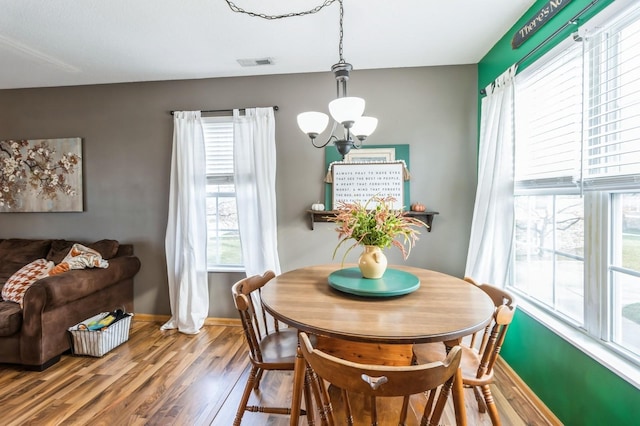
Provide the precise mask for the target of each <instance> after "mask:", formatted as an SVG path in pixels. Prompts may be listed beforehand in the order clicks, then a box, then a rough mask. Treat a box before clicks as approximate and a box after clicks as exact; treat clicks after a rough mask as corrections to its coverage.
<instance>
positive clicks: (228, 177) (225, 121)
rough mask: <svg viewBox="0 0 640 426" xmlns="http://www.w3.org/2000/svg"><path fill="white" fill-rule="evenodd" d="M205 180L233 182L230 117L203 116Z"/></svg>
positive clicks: (231, 124) (231, 123)
mask: <svg viewBox="0 0 640 426" xmlns="http://www.w3.org/2000/svg"><path fill="white" fill-rule="evenodd" d="M202 127H203V131H204V140H205V146H206V173H207V180H208V181H209V182H212V183H213V182H215V183H225V182H233V121H232V118H231V117H203V118H202Z"/></svg>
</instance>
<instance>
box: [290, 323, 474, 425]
mask: <svg viewBox="0 0 640 426" xmlns="http://www.w3.org/2000/svg"><path fill="white" fill-rule="evenodd" d="M300 349H301V352H302V356H303V357H304V359H305V361H306V363H307V365H308V368H309V370H310V371H311V372H310V374H308V375H309V376H310V377H311V387H312V390H313V395H314V397H315V398H316V405H317V406H318V409H319V410H320V419H321V421H322V424H323V425H330V426H333V425H342V424H345V423H344V422H346V424H348V425H353V413H352V411H351V406H350V403H349V397H348V394H349V393H350V392H351V393H357V394H361V395H363V396H364V397H365V398H366V397H368V398H369V403H370V411H371V412H370V416H371V424H372V425H377V424H378V410H377V405H376V399H377V398H379V397H403V404H402V408H401V411H400V419H399V422H398V424H399V425H404V424H405V422H406V420H407V413H408V408H409V397H410V396H411V395H415V394H422V393H423V392H425V391H429V390H433V389H437V388H439V387H440V388H441V389H442V391H441V392H440V393H439V396H438V400H437V401H436V404H435V407H432V403H433V400H430V401H429V402H428V403H426V404H425V407H424V411H423V414H422V418H421V423H420V424H423V425H437V424H438V422H439V421H440V418H441V416H442V412H443V410H444V407H445V404H446V402H447V399H448V397H449V394H450V392H451V388H452V386H453V384H454V379H455V378H456V376H457V372H458V367H459V365H460V356H461V349H460V348H459V347H454V348H453V349H452V350H451V351H450V352H449V354H448V355H447V357H446V358H445V359H444V360H443V361H435V362H433V363H429V364H423V365H409V366H385V365H373V364H361V363H357V362H352V361H347V360H344V359H341V358H337V357H334V356H332V355H329V354H327V353H325V352H323V351H321V350H319V349H317V348H314V347H313V344H312V343H311V341H310V340H309V337H308V336H307V334H306V333H303V332H301V333H300ZM325 382H326V383H325ZM326 384H329V385H331V386H335V387H336V388H338V389H340V392H341V393H342V399H343V401H344V406H345V407H344V415H345V420H344V422H343V421H342V420H336V418H335V413H334V407H333V405H332V402H331V400H330V397H329V392H328V391H327V387H326ZM458 386H459V388H460V389H459V390H460V391H462V382H461V381H458ZM432 408H433V412H432ZM465 424H466V423H465Z"/></svg>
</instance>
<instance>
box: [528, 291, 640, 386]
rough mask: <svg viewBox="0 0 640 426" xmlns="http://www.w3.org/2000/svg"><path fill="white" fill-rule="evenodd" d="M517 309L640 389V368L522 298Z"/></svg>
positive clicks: (603, 344)
mask: <svg viewBox="0 0 640 426" xmlns="http://www.w3.org/2000/svg"><path fill="white" fill-rule="evenodd" d="M518 309H522V311H523V312H525V313H526V314H527V315H529V316H531V317H532V318H533V319H535V320H536V321H538V322H540V323H541V324H542V325H544V326H546V327H547V328H549V329H550V330H551V331H553V332H554V333H555V334H557V335H558V336H560V337H561V338H563V339H564V340H566V341H567V342H568V343H569V344H571V345H573V346H574V347H575V348H577V349H578V350H580V351H582V352H583V353H584V354H585V355H587V356H589V357H590V358H592V359H594V360H595V361H596V362H598V363H600V364H601V365H603V366H604V367H605V368H607V369H608V370H610V371H611V372H612V373H614V374H616V375H617V376H619V377H620V378H621V379H623V380H625V381H627V382H628V383H629V384H631V385H632V386H635V387H636V388H637V389H640V367H638V366H637V365H635V364H634V363H633V362H631V361H629V360H628V359H626V358H625V357H623V356H621V355H619V354H617V353H616V352H615V351H613V350H611V349H609V348H607V346H606V344H605V343H600V342H598V341H596V340H595V339H593V338H592V337H590V336H588V335H587V334H585V333H583V332H582V331H580V330H578V329H576V328H573V327H571V326H570V325H568V324H565V323H564V322H562V321H560V320H558V319H557V318H555V317H554V316H553V315H550V314H549V313H548V312H545V311H544V310H543V309H541V308H539V307H537V306H536V305H535V304H533V303H531V302H529V301H527V300H524V299H523V298H519V300H518Z"/></svg>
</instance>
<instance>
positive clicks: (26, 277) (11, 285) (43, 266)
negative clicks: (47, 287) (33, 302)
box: [2, 259, 54, 307]
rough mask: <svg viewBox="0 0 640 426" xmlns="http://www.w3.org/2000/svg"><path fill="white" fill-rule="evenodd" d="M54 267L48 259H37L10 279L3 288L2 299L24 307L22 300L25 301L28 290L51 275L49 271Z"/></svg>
mask: <svg viewBox="0 0 640 426" xmlns="http://www.w3.org/2000/svg"><path fill="white" fill-rule="evenodd" d="M53 266H54V265H53V262H51V261H48V260H46V259H37V260H34V261H33V262H31V263H29V264H28V265H25V266H23V267H22V268H20V269H19V270H18V272H16V273H15V274H13V275H12V276H11V277H9V279H8V280H7V282H6V283H5V284H4V287H2V299H3V300H5V301H10V302H16V303H18V304H19V305H20V307H22V299H24V294H25V292H26V291H27V289H28V288H29V287H31V285H32V284H33V283H34V282H36V281H37V280H39V279H40V278H44V277H46V276H47V275H49V271H50V270H51V268H53Z"/></svg>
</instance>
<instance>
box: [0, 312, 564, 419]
mask: <svg viewBox="0 0 640 426" xmlns="http://www.w3.org/2000/svg"><path fill="white" fill-rule="evenodd" d="M160 325H161V322H151V321H140V320H136V319H134V321H132V326H131V333H130V339H129V341H128V342H126V343H124V344H123V345H121V346H119V347H117V348H116V349H114V350H113V351H112V352H110V353H108V354H107V355H105V356H104V357H102V358H92V357H76V356H72V355H63V357H62V359H61V361H60V362H59V363H57V364H55V365H54V366H52V367H50V368H49V369H47V370H45V371H44V372H31V371H24V370H22V369H20V368H19V367H15V366H9V365H0V424H2V425H7V426H13V425H47V426H48V425H92V426H99V425H109V426H119V425H198V426H199V425H220V426H228V425H231V424H232V422H233V418H234V416H235V411H236V408H237V406H238V401H239V399H240V396H241V395H242V390H243V387H244V384H245V381H246V378H247V375H248V371H249V370H248V360H247V353H246V345H245V343H244V340H243V339H244V338H243V334H242V328H241V327H240V326H236V325H228V324H223V325H207V326H205V327H204V328H203V330H202V331H201V332H200V333H199V334H197V335H193V336H190V335H184V334H181V333H177V332H175V331H161V330H160ZM510 377H511V376H509V375H507V374H505V370H504V369H503V368H500V367H499V368H498V369H497V371H496V379H497V383H496V385H494V386H493V389H492V391H493V395H494V398H495V400H496V402H497V405H498V409H499V412H500V416H501V418H502V422H503V424H504V425H549V424H557V421H554V419H549V418H545V416H544V414H543V413H542V412H541V411H540V410H538V409H537V408H536V405H535V404H532V402H531V401H530V400H529V399H528V398H527V397H526V393H523V392H522V389H521V387H520V386H519V384H518V383H517V382H513V381H512V380H511V378H510ZM291 382H292V375H291V374H290V373H280V372H267V373H265V375H264V377H263V380H262V383H261V387H260V392H259V393H254V394H253V395H252V399H254V400H255V399H262V400H266V401H269V402H270V403H275V404H281V405H288V404H289V403H290V396H289V393H290V386H291ZM465 392H467V393H466V394H465V398H466V405H467V416H468V419H469V424H470V425H490V424H491V423H490V421H489V418H488V416H487V415H486V414H481V413H478V412H477V409H476V402H475V399H474V398H473V393H472V392H471V391H470V390H468V391H465ZM421 397H422V396H417V397H416V398H417V399H416V400H415V401H414V405H415V406H416V407H419V406H420V402H421V401H420V400H419V399H420V398H421ZM250 403H251V401H250ZM316 420H318V419H317V416H316ZM318 423H319V422H317V423H316V424H318ZM441 423H442V424H446V425H452V424H454V423H455V422H454V415H453V408H452V407H451V404H449V406H448V407H447V410H446V412H445V415H444V417H443V419H442V421H441ZM267 424H268V425H274V426H275V425H277V426H280V425H282V426H285V425H288V424H289V421H288V417H286V416H278V415H268V414H263V413H246V414H245V415H244V418H243V425H267ZM300 424H306V419H305V418H304V417H303V418H302V420H301V423H300Z"/></svg>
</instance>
